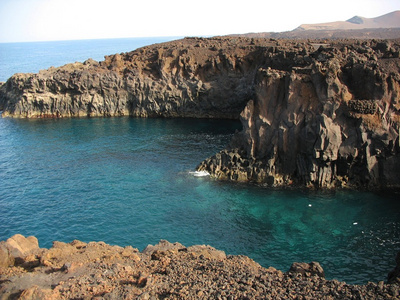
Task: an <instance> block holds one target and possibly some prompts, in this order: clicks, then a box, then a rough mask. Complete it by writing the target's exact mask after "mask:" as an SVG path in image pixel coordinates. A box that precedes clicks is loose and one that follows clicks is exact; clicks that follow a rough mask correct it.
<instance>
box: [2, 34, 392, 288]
mask: <svg viewBox="0 0 400 300" xmlns="http://www.w3.org/2000/svg"><path fill="white" fill-rule="evenodd" d="M165 40H167V39H165ZM155 42H161V40H160V39H143V40H141V39H119V40H92V41H70V42H49V43H19V44H0V51H1V63H0V74H2V76H3V77H2V79H1V80H6V78H7V77H9V76H10V75H11V74H12V73H14V72H28V71H29V72H30V71H38V70H39V69H43V68H47V67H50V66H52V65H53V66H58V65H62V64H65V63H67V62H68V61H71V62H74V61H84V60H85V59H86V58H88V57H92V58H94V59H97V60H101V57H102V56H104V55H106V54H112V53H117V52H126V51H129V50H133V49H134V48H136V47H139V46H143V45H144V44H150V43H155ZM114 46H115V48H112V47H114ZM28 54H29V55H28ZM240 127H241V126H240V123H238V122H236V121H226V120H195V119H135V118H129V117H122V118H81V119H59V120H54V119H49V120H24V119H22V120H18V119H10V118H5V119H0V240H4V239H7V238H8V237H10V236H12V235H14V234H16V233H21V234H23V235H35V236H36V237H37V238H38V239H39V243H40V246H41V247H50V246H51V244H52V241H54V240H59V241H64V242H71V241H72V240H74V239H79V240H82V241H86V242H89V241H104V242H106V243H109V244H117V245H120V246H126V245H132V246H134V247H137V248H139V249H140V250H142V249H143V248H144V247H145V246H146V245H147V244H155V243H157V242H158V241H159V240H160V239H166V240H169V241H170V242H176V241H178V242H180V243H182V244H184V245H186V246H190V245H193V244H209V245H211V246H213V247H216V248H218V249H221V250H224V251H226V253H227V254H244V255H247V256H249V257H251V258H253V259H254V260H255V261H257V262H258V263H260V264H261V265H263V266H265V267H268V266H273V267H275V268H278V269H281V270H283V271H287V270H288V269H289V267H290V265H291V263H292V262H294V261H299V262H300V261H305V262H310V261H318V262H320V263H321V265H322V267H323V268H324V270H325V272H326V275H327V278H329V279H333V278H335V279H338V280H343V281H346V282H347V283H366V282H367V281H380V280H386V276H387V273H388V272H389V271H390V270H391V269H392V268H393V267H394V265H395V261H394V260H395V256H396V253H397V251H399V250H400V197H399V194H394V193H387V194H377V193H370V192H361V191H336V192H334V191H308V190H301V189H299V190H296V189H290V190H285V189H271V188H265V187H260V186H255V185H248V184H233V183H228V182H218V181H215V180H212V179H210V178H204V177H194V176H193V175H192V174H190V171H193V170H194V169H195V167H196V165H197V164H198V163H200V162H201V161H202V160H203V159H205V158H207V157H209V156H211V155H213V154H215V153H216V152H217V151H219V150H221V149H223V148H224V147H225V146H226V145H227V144H228V143H229V140H230V139H231V137H232V134H233V132H235V130H236V129H240Z"/></svg>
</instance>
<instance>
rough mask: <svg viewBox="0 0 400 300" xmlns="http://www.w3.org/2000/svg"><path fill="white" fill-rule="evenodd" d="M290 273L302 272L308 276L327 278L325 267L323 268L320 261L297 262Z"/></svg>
mask: <svg viewBox="0 0 400 300" xmlns="http://www.w3.org/2000/svg"><path fill="white" fill-rule="evenodd" d="M289 273H295V274H301V275H303V276H307V277H310V276H318V277H321V278H325V272H324V269H322V267H321V265H320V264H319V263H318V262H311V263H298V262H295V263H293V264H292V266H291V267H290V270H289Z"/></svg>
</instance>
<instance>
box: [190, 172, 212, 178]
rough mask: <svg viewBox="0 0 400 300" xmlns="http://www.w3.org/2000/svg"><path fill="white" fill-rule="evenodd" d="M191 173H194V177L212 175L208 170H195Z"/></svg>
mask: <svg viewBox="0 0 400 300" xmlns="http://www.w3.org/2000/svg"><path fill="white" fill-rule="evenodd" d="M189 174H191V175H193V176H194V177H204V176H210V173H208V172H207V171H194V172H189Z"/></svg>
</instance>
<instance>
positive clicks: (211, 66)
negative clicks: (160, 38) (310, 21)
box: [0, 37, 400, 188]
mask: <svg viewBox="0 0 400 300" xmlns="http://www.w3.org/2000/svg"><path fill="white" fill-rule="evenodd" d="M399 56H400V50H399V44H398V43H397V42H396V41H374V40H370V41H365V42H357V41H352V42H351V41H335V42H329V43H328V42H327V43H325V44H322V45H321V44H315V43H310V42H299V41H276V40H267V39H250V38H233V37H231V38H229V37H224V38H210V39H200V38H187V39H184V40H179V41H174V42H169V43H164V44H159V45H153V46H148V47H144V48H141V49H138V50H136V51H133V52H130V53H125V54H116V55H113V56H107V57H106V58H105V60H104V61H102V62H95V61H93V60H88V61H86V62H85V63H83V64H81V63H75V64H70V65H66V66H64V67H61V68H51V69H48V70H45V71H41V72H39V74H16V75H14V76H13V77H11V78H10V79H9V80H8V81H7V82H6V83H5V84H4V85H3V86H2V87H1V89H0V108H2V109H3V116H13V117H73V116H120V115H131V116H137V117H199V118H201V117H206V118H239V117H240V119H241V121H242V123H243V131H242V132H240V133H238V134H236V136H235V138H234V140H233V141H232V143H231V145H230V146H229V147H228V149H226V150H223V151H221V153H218V154H216V155H215V156H214V157H212V158H210V159H207V160H205V161H204V162H203V163H202V164H201V165H200V166H199V167H198V169H199V170H207V171H208V172H210V173H211V175H212V176H214V177H217V178H221V179H229V180H237V181H256V182H259V183H266V184H270V185H288V184H293V183H295V184H307V185H312V186H318V187H334V186H338V185H339V186H343V185H350V186H363V187H373V188H375V187H399V182H400V180H399V179H400V172H399V171H398V169H399V167H400V156H399V151H400V145H399V120H400V112H399V109H400V104H399V103H398V101H399V97H400V75H399V70H400V59H399Z"/></svg>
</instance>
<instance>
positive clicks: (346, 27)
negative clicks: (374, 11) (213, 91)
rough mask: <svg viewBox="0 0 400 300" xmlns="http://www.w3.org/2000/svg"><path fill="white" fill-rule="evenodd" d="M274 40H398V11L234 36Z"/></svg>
mask: <svg viewBox="0 0 400 300" xmlns="http://www.w3.org/2000/svg"><path fill="white" fill-rule="evenodd" d="M231 36H245V37H253V38H276V39H398V38H400V10H397V11H394V12H391V13H388V14H385V15H383V16H379V17H376V18H364V17H359V16H354V17H352V18H351V19H348V20H347V21H337V22H329V23H319V24H302V25H300V26H299V27H297V28H296V29H294V30H292V31H285V32H258V33H246V34H234V35H231Z"/></svg>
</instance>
